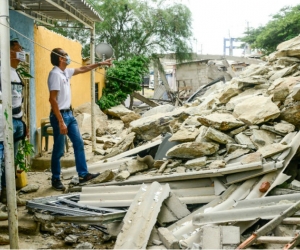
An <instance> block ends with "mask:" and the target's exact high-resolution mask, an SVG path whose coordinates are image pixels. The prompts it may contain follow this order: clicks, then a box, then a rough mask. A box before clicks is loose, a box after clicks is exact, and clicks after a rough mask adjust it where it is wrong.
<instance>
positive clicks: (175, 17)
mask: <svg viewBox="0 0 300 250" xmlns="http://www.w3.org/2000/svg"><path fill="white" fill-rule="evenodd" d="M89 2H90V3H91V4H92V6H93V7H94V8H95V9H96V10H97V11H98V12H99V13H100V16H101V17H102V18H103V22H99V23H96V37H95V42H96V44H97V43H101V42H106V43H108V44H110V45H111V46H112V47H113V49H114V56H115V58H116V59H119V58H120V59H128V58H131V57H132V56H135V55H144V56H150V55H152V54H154V53H167V52H173V53H177V56H178V58H177V59H178V60H181V59H183V58H184V57H189V56H190V54H189V52H191V42H190V40H191V36H192V32H191V12H190V10H189V9H188V8H187V7H186V6H185V5H183V4H180V3H176V2H175V1H172V2H171V3H170V1H168V0H89ZM59 24H60V25H62V28H54V30H55V31H56V32H58V33H61V34H63V35H64V36H67V37H70V38H73V39H77V40H79V41H80V42H81V43H82V44H83V45H84V49H83V55H84V56H89V54H88V53H89V43H90V41H89V39H87V37H90V35H89V30H85V29H83V25H82V24H77V23H73V24H69V25H72V27H73V28H72V29H68V28H66V27H65V25H66V24H65V23H59ZM74 27H82V29H80V28H79V29H78V28H76V29H74Z"/></svg>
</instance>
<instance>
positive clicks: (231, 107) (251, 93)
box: [226, 88, 266, 111]
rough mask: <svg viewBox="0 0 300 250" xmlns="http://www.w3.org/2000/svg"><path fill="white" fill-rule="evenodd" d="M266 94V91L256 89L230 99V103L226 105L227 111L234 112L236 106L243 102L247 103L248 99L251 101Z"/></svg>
mask: <svg viewBox="0 0 300 250" xmlns="http://www.w3.org/2000/svg"><path fill="white" fill-rule="evenodd" d="M265 92H266V90H261V89H254V88H250V89H247V90H245V91H244V92H242V93H241V94H239V95H237V96H235V97H233V98H231V99H230V101H229V102H228V103H227V104H226V110H229V111H231V110H234V108H235V106H236V105H237V104H239V103H241V102H243V101H246V100H248V99H251V98H253V97H255V96H260V95H263V94H264V93H265Z"/></svg>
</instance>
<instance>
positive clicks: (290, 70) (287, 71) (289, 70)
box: [270, 64, 298, 81]
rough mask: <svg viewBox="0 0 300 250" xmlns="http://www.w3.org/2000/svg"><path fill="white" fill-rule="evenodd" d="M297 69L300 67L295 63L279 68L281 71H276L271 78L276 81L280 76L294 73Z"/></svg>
mask: <svg viewBox="0 0 300 250" xmlns="http://www.w3.org/2000/svg"><path fill="white" fill-rule="evenodd" d="M297 69H298V65H297V64H295V65H292V66H290V67H287V68H284V69H282V70H279V71H277V72H275V74H274V75H272V76H271V77H270V80H271V81H274V80H276V79H278V78H281V77H284V76H288V75H292V74H293V73H295V72H296V70H297Z"/></svg>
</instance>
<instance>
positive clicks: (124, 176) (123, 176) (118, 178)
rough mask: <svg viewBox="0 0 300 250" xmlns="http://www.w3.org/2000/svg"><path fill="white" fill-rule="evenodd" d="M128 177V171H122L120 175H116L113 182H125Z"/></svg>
mask: <svg viewBox="0 0 300 250" xmlns="http://www.w3.org/2000/svg"><path fill="white" fill-rule="evenodd" d="M129 176H130V173H129V171H127V170H124V171H121V172H120V173H118V174H117V176H116V177H115V180H116V181H124V180H126V179H127V178H128V177H129Z"/></svg>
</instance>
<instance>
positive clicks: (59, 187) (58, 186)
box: [52, 179, 66, 191]
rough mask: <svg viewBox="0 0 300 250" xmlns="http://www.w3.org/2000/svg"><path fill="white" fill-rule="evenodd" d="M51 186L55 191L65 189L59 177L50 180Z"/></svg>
mask: <svg viewBox="0 0 300 250" xmlns="http://www.w3.org/2000/svg"><path fill="white" fill-rule="evenodd" d="M52 187H53V188H54V189H55V190H57V191H64V190H66V187H65V186H64V185H63V184H62V183H61V181H60V180H59V179H55V180H52Z"/></svg>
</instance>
